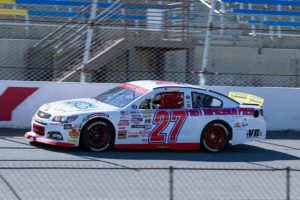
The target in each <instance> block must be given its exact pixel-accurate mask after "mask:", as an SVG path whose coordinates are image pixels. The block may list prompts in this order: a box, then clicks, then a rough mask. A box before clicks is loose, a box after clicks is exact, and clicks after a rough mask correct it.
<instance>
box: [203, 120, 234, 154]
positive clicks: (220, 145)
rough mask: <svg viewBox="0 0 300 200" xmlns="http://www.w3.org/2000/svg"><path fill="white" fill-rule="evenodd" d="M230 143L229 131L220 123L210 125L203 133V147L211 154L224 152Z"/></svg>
mask: <svg viewBox="0 0 300 200" xmlns="http://www.w3.org/2000/svg"><path fill="white" fill-rule="evenodd" d="M228 143H229V130H228V128H227V127H226V126H225V125H224V124H222V123H220V122H215V123H212V124H209V125H208V126H207V127H206V128H205V129H204V130H203V132H202V136H201V146H202V147H203V148H204V149H205V150H206V151H210V152H215V153H216V152H220V151H222V150H224V149H225V148H226V147H227V146H228Z"/></svg>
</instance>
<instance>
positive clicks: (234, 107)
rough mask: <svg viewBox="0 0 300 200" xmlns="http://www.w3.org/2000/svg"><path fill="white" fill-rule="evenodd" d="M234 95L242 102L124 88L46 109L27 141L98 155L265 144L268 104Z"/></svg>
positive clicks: (147, 85) (209, 94)
mask: <svg viewBox="0 0 300 200" xmlns="http://www.w3.org/2000/svg"><path fill="white" fill-rule="evenodd" d="M241 94H243V95H248V94H245V93H241ZM234 95H235V96H236V97H237V99H236V100H238V101H236V100H235V98H234V97H232V98H229V97H227V96H224V95H222V94H220V93H217V92H214V91H211V90H207V89H203V88H200V87H198V86H193V85H188V84H183V83H175V82H167V81H152V80H148V81H134V82H129V83H122V84H119V85H118V86H117V87H115V88H112V89H110V90H108V91H106V92H104V93H102V94H100V95H98V96H96V97H94V98H83V99H73V100H66V101H58V102H53V103H48V104H45V105H42V106H41V107H40V108H39V109H38V111H37V112H36V114H35V115H34V117H33V119H32V126H31V127H32V130H31V131H30V132H27V133H26V134H25V137H26V138H27V139H29V140H31V141H36V142H41V143H46V144H50V145H56V146H66V147H76V146H79V145H82V146H84V147H85V148H87V149H89V150H92V151H103V150H106V149H108V148H109V147H114V148H131V149H157V148H159V149H161V148H169V149H176V150H198V149H200V147H201V148H203V149H205V150H207V151H211V152H219V151H222V150H223V149H225V148H226V147H227V146H229V145H237V144H242V143H245V142H250V141H255V140H260V139H264V138H265V137H266V123H265V120H264V118H263V110H262V108H261V105H262V102H263V100H262V99H260V98H259V97H256V96H254V95H253V97H252V96H251V95H250V100H251V98H252V100H253V101H252V102H251V101H250V103H249V101H248V102H246V101H245V102H246V103H245V102H243V101H242V100H241V99H242V98H243V96H241V95H239V93H234ZM247 98H248V100H249V96H247ZM255 101H258V103H257V104H256V103H255Z"/></svg>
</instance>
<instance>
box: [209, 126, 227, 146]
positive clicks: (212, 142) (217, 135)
mask: <svg viewBox="0 0 300 200" xmlns="http://www.w3.org/2000/svg"><path fill="white" fill-rule="evenodd" d="M205 141H206V143H207V145H208V146H210V147H212V148H219V147H221V146H222V145H223V143H224V141H225V131H224V130H223V129H222V128H220V127H212V128H211V129H209V131H208V133H207V134H206V136H205Z"/></svg>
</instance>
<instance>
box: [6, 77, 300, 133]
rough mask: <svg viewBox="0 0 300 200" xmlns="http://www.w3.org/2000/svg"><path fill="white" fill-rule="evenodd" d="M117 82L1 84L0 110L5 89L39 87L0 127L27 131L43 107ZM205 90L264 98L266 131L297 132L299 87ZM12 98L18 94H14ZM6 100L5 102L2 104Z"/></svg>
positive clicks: (299, 116) (219, 87)
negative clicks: (36, 113) (232, 92)
mask: <svg viewBox="0 0 300 200" xmlns="http://www.w3.org/2000/svg"><path fill="white" fill-rule="evenodd" d="M115 85H116V83H56V82H25V81H0V94H1V96H0V104H1V105H0V110H1V108H2V109H5V108H6V107H5V106H6V105H7V103H8V102H5V101H12V100H13V99H12V98H11V99H8V100H7V98H3V97H4V96H5V95H6V94H5V91H6V90H7V88H8V87H24V88H32V87H36V88H38V89H37V90H36V91H35V92H33V93H32V94H31V95H30V96H28V97H27V98H26V99H25V100H24V101H23V102H22V103H21V104H20V105H18V106H17V107H16V108H15V109H14V110H13V111H12V118H11V120H8V121H0V127H6V128H10V127H11V128H29V127H30V121H31V118H32V116H33V115H34V113H35V112H36V110H37V109H38V107H39V106H41V105H42V104H45V103H48V102H52V101H58V100H64V99H70V98H81V97H92V96H96V95H98V94H99V93H102V92H104V91H106V90H108V89H110V88H112V87H114V86H115ZM206 88H208V89H213V90H215V91H218V92H221V93H223V94H225V95H227V94H228V92H229V91H240V92H246V93H251V94H255V95H257V96H261V97H263V98H264V99H265V105H264V114H265V119H266V121H267V126H268V130H300V123H299V121H300V109H299V102H300V88H258V87H257V88H256V87H225V86H206ZM13 95H15V97H17V96H18V93H15V94H13ZM4 100H5V101H4Z"/></svg>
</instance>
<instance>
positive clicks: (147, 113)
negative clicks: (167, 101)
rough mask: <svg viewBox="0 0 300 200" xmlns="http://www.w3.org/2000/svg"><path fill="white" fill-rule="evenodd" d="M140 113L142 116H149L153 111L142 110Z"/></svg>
mask: <svg viewBox="0 0 300 200" xmlns="http://www.w3.org/2000/svg"><path fill="white" fill-rule="evenodd" d="M142 113H143V115H144V116H151V115H152V114H153V111H152V110H143V112H142Z"/></svg>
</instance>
